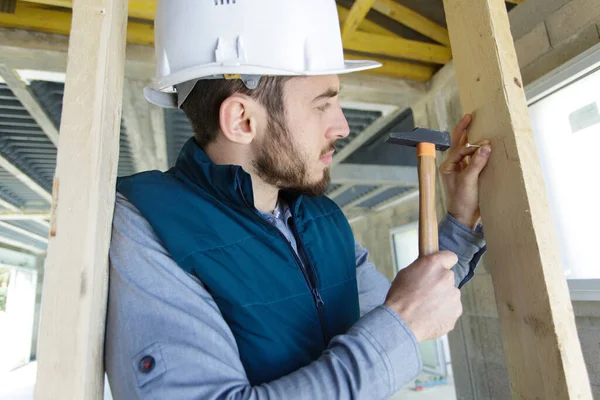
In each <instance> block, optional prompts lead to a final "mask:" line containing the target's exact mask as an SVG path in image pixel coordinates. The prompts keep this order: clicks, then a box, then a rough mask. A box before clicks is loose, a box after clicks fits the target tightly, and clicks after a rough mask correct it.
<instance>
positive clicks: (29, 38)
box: [0, 24, 156, 79]
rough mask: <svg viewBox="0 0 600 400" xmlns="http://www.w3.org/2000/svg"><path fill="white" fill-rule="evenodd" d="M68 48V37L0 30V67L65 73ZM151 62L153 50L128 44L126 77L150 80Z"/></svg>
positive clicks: (150, 47) (18, 30) (17, 30)
mask: <svg viewBox="0 0 600 400" xmlns="http://www.w3.org/2000/svg"><path fill="white" fill-rule="evenodd" d="M0 25H1V24H0ZM68 44H69V38H68V36H64V35H60V34H51V33H43V32H32V31H26V30H21V29H5V28H0V63H4V64H6V65H8V66H10V67H11V68H12V69H15V70H23V69H29V70H38V71H50V72H58V73H64V72H65V71H66V70H67V51H68ZM154 59H155V55H154V48H153V47H152V46H142V45H135V44H129V45H128V46H127V61H126V63H125V75H126V76H127V77H130V78H133V79H152V77H153V76H154V74H155V72H156V67H155V61H154Z"/></svg>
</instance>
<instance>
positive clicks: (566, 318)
mask: <svg viewBox="0 0 600 400" xmlns="http://www.w3.org/2000/svg"><path fill="white" fill-rule="evenodd" d="M444 5H445V9H446V16H447V21H448V27H449V31H450V39H451V41H452V49H453V53H454V57H455V60H454V63H455V66H456V74H457V78H458V85H459V89H460V97H461V103H462V107H463V111H464V112H465V113H473V114H474V123H473V125H472V127H471V128H470V129H469V140H470V141H471V142H474V141H478V140H481V139H484V138H489V139H491V141H492V146H493V148H494V153H493V154H492V157H491V158H490V162H489V165H488V167H487V168H486V170H485V171H484V173H483V175H482V178H481V184H480V187H481V213H482V216H483V222H484V225H485V227H486V228H485V234H486V238H487V242H488V254H487V257H486V263H487V264H488V265H489V266H490V267H491V274H492V278H493V282H494V290H495V295H496V303H497V307H498V314H499V317H500V324H501V327H502V336H503V342H504V350H505V356H506V363H507V367H508V372H509V376H510V380H511V388H512V393H513V398H515V399H591V398H592V395H591V392H590V384H589V379H588V374H587V372H586V368H585V363H584V360H583V356H582V352H581V346H580V343H579V339H578V336H577V330H576V327H575V319H574V316H573V310H572V305H571V301H570V298H569V292H568V288H567V284H566V280H565V277H564V271H563V269H562V267H561V263H560V257H559V254H558V245H557V242H556V238H555V235H554V232H553V230H554V227H553V224H552V218H551V214H550V210H549V206H548V201H547V198H546V190H545V187H544V181H543V178H542V171H541V167H540V163H539V159H538V156H537V152H536V146H535V142H534V136H533V132H532V130H531V124H530V121H529V116H528V111H527V104H526V101H525V93H524V92H523V87H522V86H523V85H522V83H521V75H520V72H519V66H518V62H517V55H516V51H515V46H514V43H513V40H512V36H511V33H510V27H509V20H508V16H507V12H506V6H505V4H504V2H503V1H502V0H468V1H467V0H444Z"/></svg>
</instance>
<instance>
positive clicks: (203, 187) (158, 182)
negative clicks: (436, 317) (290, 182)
mask: <svg viewBox="0 0 600 400" xmlns="http://www.w3.org/2000/svg"><path fill="white" fill-rule="evenodd" d="M117 190H118V191H119V192H120V193H121V194H123V195H124V196H125V197H126V198H127V199H128V200H129V201H130V202H131V203H133V205H135V206H136V207H137V208H138V210H139V211H140V212H141V214H142V215H143V216H144V218H146V220H148V222H149V223H150V225H151V226H152V228H153V229H154V231H155V232H156V234H157V235H158V237H159V238H160V240H161V241H162V242H163V244H164V245H165V247H166V249H167V250H168V251H169V253H170V254H171V256H172V257H173V259H174V260H175V261H176V262H177V264H178V265H179V266H180V267H181V268H182V269H184V270H185V271H186V272H188V273H189V274H192V275H193V276H196V277H197V278H199V279H200V280H201V281H202V283H203V284H204V285H205V286H206V288H207V290H208V291H209V292H210V294H211V295H212V296H213V298H214V299H215V301H216V303H217V305H218V306H219V309H220V311H221V313H222V315H223V317H224V319H225V321H226V322H227V324H228V325H229V327H230V328H231V330H232V332H233V335H234V336H235V339H236V342H237V345H238V348H239V352H240V357H241V360H242V363H243V365H244V368H245V370H246V373H247V375H248V378H249V380H250V383H251V384H252V385H257V384H261V383H264V382H269V381H272V380H274V379H277V378H279V377H282V376H284V375H287V374H289V373H291V372H293V371H295V370H297V369H299V368H301V367H303V366H305V365H308V364H309V363H311V362H312V361H314V360H316V359H317V358H318V357H319V356H320V355H321V354H322V352H323V351H324V350H325V348H326V347H327V343H328V341H329V340H330V339H331V338H332V337H333V336H335V335H338V334H342V333H345V332H346V331H347V330H348V329H349V328H350V327H351V326H352V325H353V324H354V323H355V322H356V321H357V320H358V318H359V307H358V290H357V283H356V260H355V253H354V239H353V235H352V231H351V229H350V226H349V224H348V221H347V220H346V218H345V216H344V215H343V213H342V211H341V210H340V209H339V207H338V206H337V205H336V204H335V203H334V202H333V201H331V200H330V199H328V198H327V197H324V196H322V197H316V198H308V197H302V196H300V197H297V196H291V195H287V197H286V198H285V200H286V201H287V202H288V204H289V205H290V209H291V210H292V214H293V223H292V224H291V225H292V227H293V230H294V233H295V235H296V237H297V238H298V249H299V251H300V252H302V253H303V255H304V256H305V258H306V260H308V262H307V265H306V266H304V267H303V266H302V264H301V263H300V261H299V259H298V257H297V256H296V254H295V253H294V251H293V250H292V248H291V247H290V244H289V243H288V242H287V240H286V239H285V237H284V236H282V234H281V233H280V232H279V231H278V230H277V228H275V227H273V226H272V225H270V224H269V223H268V222H267V221H266V220H265V219H263V217H262V216H261V215H260V214H259V213H258V211H257V210H256V208H255V207H254V196H253V193H252V183H251V178H250V175H248V174H247V173H246V172H244V171H243V170H242V168H241V167H239V166H232V165H228V166H221V165H216V164H214V163H213V162H212V161H211V160H210V159H209V157H208V156H207V155H206V154H205V153H204V152H203V151H202V150H201V149H200V148H199V147H198V146H197V145H196V144H195V142H194V141H193V139H192V140H190V141H189V142H188V143H187V144H186V145H185V146H184V147H183V149H182V151H181V153H180V155H179V158H178V160H177V164H176V166H175V168H173V169H171V170H170V171H168V172H166V173H162V172H158V171H151V172H145V173H141V174H138V175H134V176H131V177H127V178H123V179H120V180H119V182H118V185H117ZM283 195H284V196H285V194H283ZM198 301H202V300H201V299H198ZM198 335H202V332H198Z"/></svg>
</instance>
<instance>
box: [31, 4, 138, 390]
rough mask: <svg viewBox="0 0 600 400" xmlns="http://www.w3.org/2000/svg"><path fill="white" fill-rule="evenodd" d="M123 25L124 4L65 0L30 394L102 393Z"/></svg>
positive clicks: (117, 140)
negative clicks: (60, 101)
mask: <svg viewBox="0 0 600 400" xmlns="http://www.w3.org/2000/svg"><path fill="white" fill-rule="evenodd" d="M99 10H101V11H102V12H98V11H99ZM126 25H127V2H124V1H122V0H77V2H75V4H74V8H73V29H72V31H71V35H70V41H69V64H68V67H67V79H66V85H65V95H64V108H63V114H62V115H63V118H62V124H61V131H60V143H59V147H58V157H57V167H56V178H55V183H54V190H53V198H54V201H53V216H52V231H51V233H50V241H49V249H48V258H47V264H46V275H45V278H44V297H43V300H42V312H41V314H42V318H41V325H40V326H41V331H40V336H39V337H40V339H39V354H38V373H37V382H36V390H35V394H36V399H38V400H41V399H101V398H103V395H102V392H103V389H104V368H103V348H104V343H103V342H104V327H105V317H106V300H107V287H108V285H107V284H108V280H107V278H108V249H109V245H110V236H111V225H112V215H113V210H114V202H115V184H116V178H117V164H118V159H119V132H120V123H121V101H122V94H123V73H124V65H125V41H126V40H125V32H126Z"/></svg>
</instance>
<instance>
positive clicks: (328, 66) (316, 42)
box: [144, 0, 381, 108]
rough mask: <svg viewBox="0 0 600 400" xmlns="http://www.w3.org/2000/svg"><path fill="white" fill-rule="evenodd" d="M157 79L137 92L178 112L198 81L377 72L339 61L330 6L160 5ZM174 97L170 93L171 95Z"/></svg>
mask: <svg viewBox="0 0 600 400" xmlns="http://www.w3.org/2000/svg"><path fill="white" fill-rule="evenodd" d="M155 50H156V64H157V67H156V78H155V79H154V81H153V82H152V84H151V85H150V86H148V87H146V88H145V89H144V94H145V96H146V99H147V100H148V101H150V102H151V103H154V104H157V105H159V106H161V107H174V108H177V107H180V106H181V104H183V102H184V100H185V98H186V97H187V96H188V95H189V93H190V92H191V90H192V89H193V88H194V85H195V84H196V82H197V81H198V80H200V79H219V78H220V79H223V78H225V79H228V78H239V79H242V80H243V81H244V83H245V84H246V86H248V87H249V88H251V89H252V88H255V87H256V86H257V85H258V81H259V79H260V77H261V76H266V75H288V76H295V75H330V74H345V73H349V72H355V71H362V70H366V69H370V68H377V67H379V66H381V64H380V63H378V62H373V61H344V50H343V46H342V38H341V34H340V26H339V20H338V14H337V8H336V4H335V0H159V1H158V6H157V9H156V20H155ZM173 88H176V89H177V93H175V92H174V91H173Z"/></svg>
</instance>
